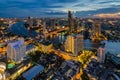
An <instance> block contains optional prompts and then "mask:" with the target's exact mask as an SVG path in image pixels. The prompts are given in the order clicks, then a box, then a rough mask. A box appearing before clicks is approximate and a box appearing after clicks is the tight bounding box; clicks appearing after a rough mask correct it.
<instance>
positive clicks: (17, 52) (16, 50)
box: [7, 38, 26, 62]
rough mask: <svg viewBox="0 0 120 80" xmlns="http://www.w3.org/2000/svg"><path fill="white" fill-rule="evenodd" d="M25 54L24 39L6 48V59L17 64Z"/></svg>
mask: <svg viewBox="0 0 120 80" xmlns="http://www.w3.org/2000/svg"><path fill="white" fill-rule="evenodd" d="M25 53H26V45H25V42H24V39H23V38H21V39H19V40H18V41H16V42H13V43H9V44H8V46H7V58H8V59H9V60H14V61H15V62H19V61H20V60H21V59H22V58H23V57H24V56H25Z"/></svg>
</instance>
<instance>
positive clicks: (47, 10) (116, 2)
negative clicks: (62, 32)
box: [0, 0, 120, 17]
mask: <svg viewBox="0 0 120 80" xmlns="http://www.w3.org/2000/svg"><path fill="white" fill-rule="evenodd" d="M68 9H70V10H71V11H73V13H74V15H75V16H77V17H86V16H94V15H97V14H114V13H118V12H120V0H0V17H28V16H33V17H65V16H67V11H68ZM119 15H120V14H119Z"/></svg>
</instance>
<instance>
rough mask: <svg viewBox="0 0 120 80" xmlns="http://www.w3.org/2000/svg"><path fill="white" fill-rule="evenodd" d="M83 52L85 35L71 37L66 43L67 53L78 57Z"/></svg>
mask: <svg viewBox="0 0 120 80" xmlns="http://www.w3.org/2000/svg"><path fill="white" fill-rule="evenodd" d="M82 50H83V35H80V34H78V35H69V36H68V37H67V39H66V42H65V51H66V52H70V53H72V54H73V55H75V56H77V55H78V53H79V52H80V51H82Z"/></svg>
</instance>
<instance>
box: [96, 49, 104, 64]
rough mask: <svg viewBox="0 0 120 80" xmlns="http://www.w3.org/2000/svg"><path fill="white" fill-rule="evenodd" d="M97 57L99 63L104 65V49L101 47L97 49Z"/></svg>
mask: <svg viewBox="0 0 120 80" xmlns="http://www.w3.org/2000/svg"><path fill="white" fill-rule="evenodd" d="M97 57H98V59H99V61H100V63H104V61H105V49H104V48H103V47H99V48H98V50H97Z"/></svg>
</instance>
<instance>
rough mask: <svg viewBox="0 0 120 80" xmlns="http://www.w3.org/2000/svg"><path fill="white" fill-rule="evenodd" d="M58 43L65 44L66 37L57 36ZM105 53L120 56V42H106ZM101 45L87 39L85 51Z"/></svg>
mask: <svg viewBox="0 0 120 80" xmlns="http://www.w3.org/2000/svg"><path fill="white" fill-rule="evenodd" d="M54 40H55V42H56V43H58V42H61V43H63V42H64V41H65V40H66V36H64V35H62V36H56V38H55V39H54ZM105 43H106V45H105V50H106V51H105V52H110V53H112V54H120V42H112V41H105ZM98 47H99V43H93V42H91V40H89V39H87V40H84V49H93V48H95V49H96V48H98Z"/></svg>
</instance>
